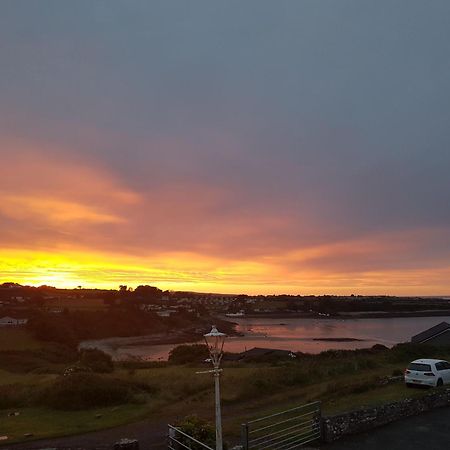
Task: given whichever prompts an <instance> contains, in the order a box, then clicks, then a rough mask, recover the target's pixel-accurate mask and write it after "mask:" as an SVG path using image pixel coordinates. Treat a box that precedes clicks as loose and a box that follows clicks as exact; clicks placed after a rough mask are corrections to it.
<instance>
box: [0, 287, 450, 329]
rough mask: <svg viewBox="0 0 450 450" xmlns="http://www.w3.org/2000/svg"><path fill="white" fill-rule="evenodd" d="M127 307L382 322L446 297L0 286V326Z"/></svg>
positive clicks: (442, 310)
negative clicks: (37, 316) (379, 319)
mask: <svg viewBox="0 0 450 450" xmlns="http://www.w3.org/2000/svg"><path fill="white" fill-rule="evenodd" d="M122 308H127V309H129V310H133V311H134V312H135V313H136V312H140V313H141V314H153V315H155V316H157V317H160V318H170V317H181V318H182V317H187V316H189V317H190V318H191V319H194V318H195V317H197V318H200V317H202V316H221V317H223V318H224V319H229V320H231V321H232V320H233V319H236V318H242V317H264V316H266V317H289V316H293V317H344V318H345V317H362V316H364V317H372V316H373V317H383V316H395V315H412V316H414V315H445V314H449V313H450V297H434V298H428V297H425V298H424V297H392V296H360V295H349V296H332V295H324V296H313V295H306V296H305V295H256V296H252V295H246V294H235V295H233V294H215V293H197V292H179V291H162V290H160V289H158V288H156V287H154V286H148V285H142V286H138V287H137V288H136V289H131V288H129V287H127V286H125V285H122V286H120V287H119V289H117V290H102V289H83V288H82V287H78V288H76V289H57V288H55V287H51V286H40V287H30V286H22V285H20V284H17V283H13V282H8V283H3V284H0V326H23V325H26V324H27V322H28V320H29V319H30V317H32V316H34V315H35V314H36V313H39V314H46V315H49V316H53V315H60V314H63V313H64V312H67V311H74V310H77V311H104V310H114V309H122Z"/></svg>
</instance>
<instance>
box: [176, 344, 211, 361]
mask: <svg viewBox="0 0 450 450" xmlns="http://www.w3.org/2000/svg"><path fill="white" fill-rule="evenodd" d="M208 357H209V352H208V348H207V347H206V345H204V344H192V345H179V346H177V347H175V348H173V349H172V350H171V351H170V353H169V362H170V363H172V364H191V363H195V362H202V361H204V360H205V359H207V358H208Z"/></svg>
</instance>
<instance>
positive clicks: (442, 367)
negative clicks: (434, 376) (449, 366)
mask: <svg viewBox="0 0 450 450" xmlns="http://www.w3.org/2000/svg"><path fill="white" fill-rule="evenodd" d="M436 370H445V363H444V362H438V363H436Z"/></svg>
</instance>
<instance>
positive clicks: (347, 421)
mask: <svg viewBox="0 0 450 450" xmlns="http://www.w3.org/2000/svg"><path fill="white" fill-rule="evenodd" d="M443 406H450V389H442V390H439V391H438V392H434V393H432V394H428V395H426V396H424V397H421V398H407V399H404V400H400V401H398V402H393V403H387V404H384V405H380V406H375V407H372V408H364V409H359V410H356V411H351V412H348V413H344V414H339V415H336V416H329V417H324V418H323V421H322V425H323V439H324V441H325V442H332V441H335V440H336V439H339V438H341V437H344V436H346V435H349V434H356V433H361V432H363V431H367V430H370V429H372V428H376V427H379V426H381V425H386V424H388V423H390V422H394V421H396V420H399V419H402V418H404V417H409V416H415V415H417V414H420V413H422V412H425V411H430V410H432V409H435V408H441V407H443Z"/></svg>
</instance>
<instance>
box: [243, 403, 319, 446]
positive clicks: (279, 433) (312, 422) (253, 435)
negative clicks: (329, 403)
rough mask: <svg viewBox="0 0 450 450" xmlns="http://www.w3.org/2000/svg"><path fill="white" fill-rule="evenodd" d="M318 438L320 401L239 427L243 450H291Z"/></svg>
mask: <svg viewBox="0 0 450 450" xmlns="http://www.w3.org/2000/svg"><path fill="white" fill-rule="evenodd" d="M320 437H321V407H320V402H314V403H308V404H307V405H303V406H298V407H296V408H292V409H288V410H286V411H281V412H279V413H275V414H271V415H270V416H266V417H261V418H260V419H256V420H251V421H250V422H247V423H245V424H243V425H242V445H243V447H244V450H291V449H296V448H300V447H301V446H302V445H304V444H307V443H309V442H313V441H316V440H318V439H320Z"/></svg>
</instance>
